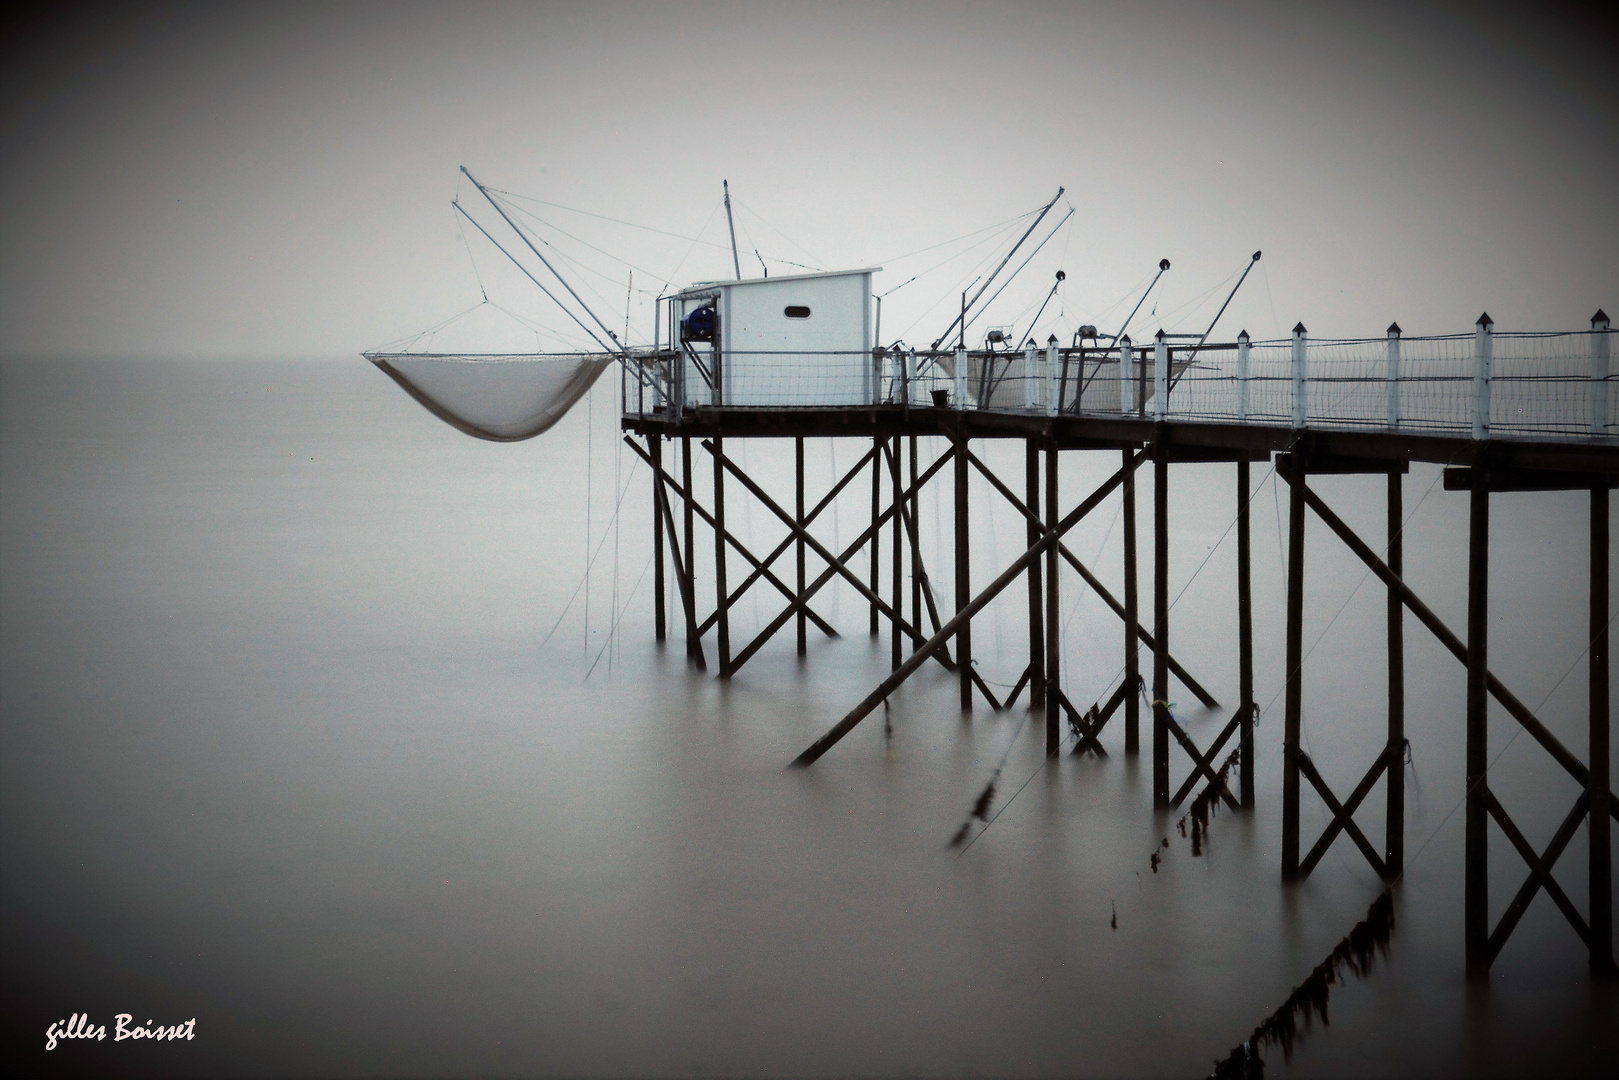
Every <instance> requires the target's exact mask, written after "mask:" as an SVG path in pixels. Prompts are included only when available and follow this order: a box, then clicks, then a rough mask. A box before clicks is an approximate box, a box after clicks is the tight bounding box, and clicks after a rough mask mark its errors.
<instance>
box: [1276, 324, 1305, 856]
mask: <svg viewBox="0 0 1619 1080" xmlns="http://www.w3.org/2000/svg"><path fill="white" fill-rule="evenodd" d="M1297 333H1302V327H1301V328H1300V330H1299V331H1298V332H1297ZM1301 340H1302V339H1301V338H1299V337H1298V336H1295V337H1294V346H1293V347H1294V350H1295V353H1297V352H1298V351H1301V349H1300V345H1299V342H1300V341H1301ZM1296 378H1297V376H1295V379H1296ZM1296 414H1297V413H1296V410H1295V415H1296ZM1288 467H1289V472H1290V473H1291V475H1290V476H1289V477H1288V480H1289V481H1290V482H1289V484H1288V496H1287V673H1286V678H1287V683H1286V688H1287V705H1286V708H1287V713H1286V717H1285V718H1284V720H1283V730H1282V880H1283V881H1293V880H1295V879H1297V878H1298V876H1299V729H1300V727H1301V726H1302V722H1301V717H1302V712H1303V705H1304V681H1303V677H1304V671H1303V667H1304V484H1305V475H1306V474H1305V469H1304V459H1303V458H1302V456H1300V455H1297V454H1292V455H1289V461H1288Z"/></svg>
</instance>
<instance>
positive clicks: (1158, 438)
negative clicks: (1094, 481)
mask: <svg viewBox="0 0 1619 1080" xmlns="http://www.w3.org/2000/svg"><path fill="white" fill-rule="evenodd" d="M1167 434H1168V433H1167V432H1166V431H1165V430H1164V428H1163V425H1161V424H1160V425H1158V427H1157V428H1156V430H1155V431H1154V432H1153V439H1152V451H1153V452H1152V459H1153V460H1152V466H1153V468H1152V472H1153V477H1152V480H1153V482H1152V509H1153V513H1152V636H1153V639H1154V640H1153V650H1152V804H1153V806H1155V807H1158V808H1160V809H1167V808H1168V807H1169V720H1170V716H1169V443H1168V441H1167V438H1166V436H1167Z"/></svg>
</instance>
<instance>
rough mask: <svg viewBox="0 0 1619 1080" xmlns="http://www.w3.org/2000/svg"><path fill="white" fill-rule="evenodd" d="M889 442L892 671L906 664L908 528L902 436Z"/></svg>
mask: <svg viewBox="0 0 1619 1080" xmlns="http://www.w3.org/2000/svg"><path fill="white" fill-rule="evenodd" d="M889 444H890V445H891V446H892V447H893V452H892V453H890V454H889V455H888V478H889V482H890V486H891V487H892V488H893V491H894V495H893V500H894V519H893V521H892V522H890V525H891V527H892V529H893V533H894V560H893V565H892V566H891V568H890V571H889V577H890V578H891V579H892V580H891V581H890V582H889V585H888V589H889V594H890V596H891V597H892V599H891V600H890V601H889V606H890V607H891V608H893V609H894V617H893V618H892V619H890V620H889V622H890V624H891V629H892V633H891V634H890V635H889V640H890V642H891V645H890V649H889V658H890V663H891V664H892V665H893V667H892V670H894V671H898V670H899V666H900V664H902V663H904V661H905V657H904V654H903V649H904V644H905V638H904V634H903V632H902V631H901V629H900V624H901V623H902V622H903V621H904V618H903V616H904V612H905V602H904V594H903V593H902V591H901V590H902V589H903V588H904V585H905V570H904V563H903V561H902V560H903V559H904V557H905V548H904V542H905V537H904V532H905V530H904V528H902V526H903V524H904V517H903V511H904V499H905V495H904V490H905V489H904V488H903V487H902V486H901V485H900V475H899V459H900V456H901V447H902V446H903V445H904V444H903V443H902V442H901V441H900V437H899V436H898V435H895V436H894V437H893V438H892V439H890V440H889ZM912 625H915V626H920V625H921V624H920V623H913V624H912Z"/></svg>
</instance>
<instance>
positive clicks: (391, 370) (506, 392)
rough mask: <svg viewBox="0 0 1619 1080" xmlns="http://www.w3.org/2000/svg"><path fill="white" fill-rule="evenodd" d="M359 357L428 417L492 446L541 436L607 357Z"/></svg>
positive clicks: (586, 386)
mask: <svg viewBox="0 0 1619 1080" xmlns="http://www.w3.org/2000/svg"><path fill="white" fill-rule="evenodd" d="M364 355H365V358H366V359H367V360H369V361H371V362H372V363H373V364H375V365H377V367H379V368H381V369H382V371H383V372H384V373H385V374H386V375H387V376H388V377H389V378H390V379H392V380H393V381H394V382H396V383H398V384H399V385H400V386H401V387H403V388H404V390H405V392H406V393H407V394H409V395H410V396H411V397H413V398H415V399H416V400H417V401H418V402H420V403H421V404H422V406H423V407H424V408H426V409H427V411H428V412H430V413H432V414H433V415H434V416H436V417H438V418H439V419H440V420H443V421H444V422H445V423H446V424H449V425H450V426H451V427H453V428H455V429H456V430H457V431H462V432H465V433H466V434H468V435H471V436H473V437H474V438H479V439H488V440H490V441H491V442H520V441H521V440H523V439H532V438H533V437H534V436H536V435H539V434H541V433H542V432H544V431H546V430H548V429H549V428H550V427H551V426H552V425H553V424H555V423H556V422H557V421H558V420H561V419H562V417H563V416H564V415H565V414H566V413H567V411H568V410H569V409H571V408H572V407H573V405H574V402H576V401H578V400H579V399H580V398H582V397H584V396H585V391H587V390H589V389H590V386H591V384H592V383H594V382H595V381H596V379H597V378H598V377H599V376H600V375H601V373H602V372H603V371H604V370H606V368H607V366H608V365H609V364H611V363H612V362H613V359H614V358H613V357H612V356H610V355H607V354H605V353H479V354H467V353H409V352H368V353H365V354H364Z"/></svg>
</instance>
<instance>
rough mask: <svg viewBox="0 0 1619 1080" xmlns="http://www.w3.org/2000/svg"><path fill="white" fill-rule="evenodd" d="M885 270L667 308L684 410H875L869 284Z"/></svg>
mask: <svg viewBox="0 0 1619 1080" xmlns="http://www.w3.org/2000/svg"><path fill="white" fill-rule="evenodd" d="M881 269H882V268H881V267H877V266H868V267H865V268H862V269H859V270H834V271H829V272H826V273H818V274H789V275H784V276H781V277H766V278H750V279H748V280H744V281H710V282H702V283H700V284H697V285H693V286H692V287H690V288H688V289H685V290H683V291H682V292H680V293H678V294H677V295H676V296H675V297H674V298H673V299H674V301H675V303H674V304H672V305H671V307H672V308H673V309H674V310H675V311H676V312H677V319H678V321H677V326H678V327H679V341H680V354H681V356H680V359H681V361H682V367H683V368H685V377H684V378H683V379H680V380H678V381H679V382H681V383H684V386H685V390H684V397H685V401H686V403H687V404H692V405H700V404H701V405H706V404H714V405H741V406H792V405H806V406H808V405H867V404H870V403H871V402H872V401H873V400H875V398H876V395H877V392H878V385H879V383H878V378H877V374H876V370H875V368H874V366H873V362H872V355H871V350H872V342H873V328H872V295H871V275H872V274H874V273H876V272H877V271H879V270H881ZM694 369H695V370H694ZM716 376H717V378H718V391H719V392H718V393H715V392H714V389H715V378H716Z"/></svg>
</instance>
